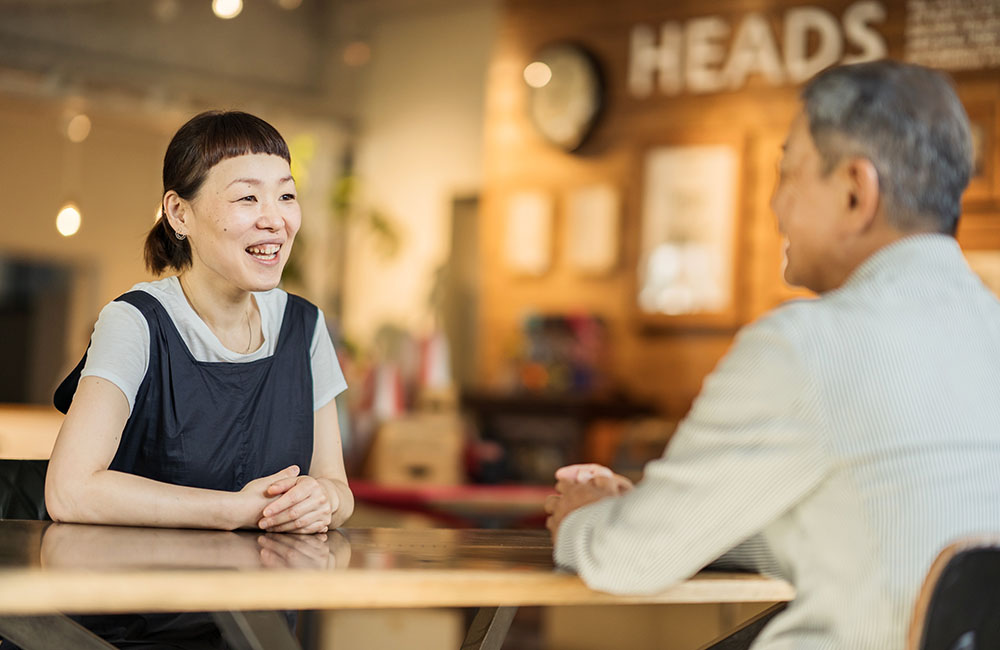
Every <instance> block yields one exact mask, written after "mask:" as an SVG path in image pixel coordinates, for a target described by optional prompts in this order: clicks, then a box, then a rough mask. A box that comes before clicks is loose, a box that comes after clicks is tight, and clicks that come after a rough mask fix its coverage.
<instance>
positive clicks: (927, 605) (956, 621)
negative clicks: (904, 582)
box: [906, 537, 1000, 650]
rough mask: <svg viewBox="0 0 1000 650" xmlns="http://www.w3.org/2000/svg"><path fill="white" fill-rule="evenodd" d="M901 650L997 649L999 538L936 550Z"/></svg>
mask: <svg viewBox="0 0 1000 650" xmlns="http://www.w3.org/2000/svg"><path fill="white" fill-rule="evenodd" d="M906 648H907V650H993V649H994V648H1000V537H995V538H978V539H963V540H959V541H957V542H955V543H953V544H950V545H949V546H947V547H946V548H945V549H944V550H943V551H941V554H940V555H938V557H937V559H936V560H935V561H934V564H933V565H932V566H931V568H930V571H929V572H928V573H927V578H926V579H925V580H924V585H923V587H922V588H921V590H920V595H919V597H918V598H917V604H916V607H915V608H914V611H913V619H912V621H911V623H910V632H909V635H908V636H907V643H906Z"/></svg>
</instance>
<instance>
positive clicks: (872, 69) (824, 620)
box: [546, 61, 1000, 650]
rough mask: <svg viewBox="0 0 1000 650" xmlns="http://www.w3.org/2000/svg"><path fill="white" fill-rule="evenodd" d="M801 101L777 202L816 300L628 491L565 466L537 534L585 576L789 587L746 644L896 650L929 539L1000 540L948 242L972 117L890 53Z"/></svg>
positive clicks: (980, 300) (990, 358)
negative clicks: (735, 577) (787, 600)
mask: <svg viewBox="0 0 1000 650" xmlns="http://www.w3.org/2000/svg"><path fill="white" fill-rule="evenodd" d="M801 98H802V111H801V113H800V114H799V116H798V117H797V118H796V119H795V121H794V123H793V124H792V126H791V129H790V132H789V135H788V139H787V141H786V143H785V147H784V156H783V160H782V163H781V171H780V181H779V184H778V186H777V188H776V190H775V192H774V196H773V198H772V208H773V210H774V212H775V214H776V215H777V220H778V226H779V229H780V230H781V232H782V234H783V235H784V237H785V240H786V245H785V256H786V266H785V279H786V280H787V281H788V282H789V283H790V284H793V285H798V286H804V287H808V288H810V289H812V290H813V291H815V292H817V293H818V294H819V297H818V298H817V299H815V300H803V301H795V302H792V303H788V304H786V305H783V306H781V307H779V308H778V309H776V310H774V311H772V312H771V313H769V314H768V315H766V316H765V317H763V318H761V319H760V320H759V321H757V322H756V323H753V324H751V325H748V326H747V327H745V328H744V329H743V330H741V331H740V333H739V334H738V336H737V338H736V340H735V342H734V344H733V346H732V348H731V349H730V351H729V352H728V353H727V355H726V357H725V358H724V359H723V360H722V361H721V362H720V363H719V365H718V367H717V368H716V369H715V370H714V371H713V372H712V374H711V375H710V376H709V377H708V378H707V379H706V381H705V383H704V386H703V388H702V392H701V394H700V395H699V397H698V399H697V400H696V401H695V403H694V405H693V407H692V409H691V412H690V413H689V414H688V416H687V417H686V418H685V420H684V421H683V422H682V423H681V425H680V426H679V428H678V430H677V432H676V434H675V435H674V438H673V439H672V441H671V443H670V445H669V447H668V449H667V450H666V452H665V453H664V456H663V458H661V459H659V460H655V461H653V462H651V463H649V464H648V465H647V466H646V469H645V475H644V478H643V480H642V481H641V482H640V483H638V484H637V485H636V486H635V487H634V488H633V487H632V486H631V485H630V484H629V483H628V482H627V480H625V479H624V478H622V477H618V476H615V475H612V474H611V472H610V471H609V470H607V469H606V468H601V467H586V466H584V467H581V466H572V467H568V468H563V469H561V470H560V471H559V472H558V473H557V475H556V478H557V481H558V482H557V486H556V487H557V490H558V492H559V494H558V495H557V496H554V497H552V498H550V500H549V502H548V503H547V504H546V509H547V511H548V512H549V514H550V517H549V520H548V526H549V529H550V530H551V531H552V535H553V540H554V543H555V560H556V563H557V564H558V565H560V566H562V567H565V568H568V569H572V570H575V571H577V572H578V573H579V574H580V575H581V576H582V577H583V579H584V580H585V581H586V582H587V584H589V585H591V586H592V587H594V588H597V589H602V590H607V591H612V592H616V593H648V592H655V591H658V590H662V589H664V588H666V587H669V586H671V585H673V584H675V583H677V582H679V581H681V580H684V579H686V578H688V577H689V576H691V575H693V574H694V573H695V572H697V571H698V570H699V569H701V568H703V567H705V566H706V565H709V564H710V563H713V562H715V561H717V562H718V563H719V564H720V565H722V566H730V567H731V566H743V567H747V568H755V569H758V570H763V571H766V572H768V573H772V574H774V575H778V576H781V577H783V578H785V579H787V580H789V581H790V582H792V583H793V584H794V586H795V588H796V592H797V597H796V599H795V600H794V601H793V602H792V603H791V604H790V605H789V606H788V608H787V609H786V610H785V611H784V612H783V613H781V614H779V615H778V616H777V617H776V618H774V619H773V620H772V621H771V622H770V623H769V624H768V625H767V626H766V627H765V628H764V630H763V632H762V633H761V634H760V636H759V637H758V638H757V640H756V641H755V642H754V645H753V648H754V649H755V650H793V649H794V650H835V649H842V650H868V649H870V650H896V649H900V650H901V649H902V648H903V647H904V642H905V637H906V630H907V626H908V624H909V621H910V617H911V615H912V610H913V605H914V600H915V598H916V595H917V593H918V591H919V588H920V585H921V582H922V580H923V577H924V575H925V574H926V572H927V570H928V568H929V567H930V564H931V562H932V561H933V559H934V558H935V556H936V555H937V553H938V551H940V550H941V549H942V548H943V547H944V546H946V545H947V544H948V543H949V542H951V541H953V540H954V539H956V538H959V537H962V536H966V535H972V534H975V533H982V532H983V531H1000V507H998V505H997V504H1000V403H998V400H997V399H996V395H997V394H998V393H1000V302H998V301H997V300H996V298H995V297H994V296H993V295H992V294H991V293H990V292H989V291H988V290H987V289H986V288H985V287H984V286H983V284H982V283H981V282H980V280H979V279H978V278H977V277H976V276H975V274H973V273H972V271H971V270H970V269H969V267H968V265H967V264H966V263H965V260H964V258H963V256H962V252H961V250H960V249H959V247H958V244H957V243H956V241H955V239H954V233H955V229H956V225H957V222H958V217H959V212H960V199H961V194H962V192H963V191H964V189H965V187H966V185H967V184H968V181H969V176H970V173H971V157H972V156H971V138H970V135H969V125H968V120H967V118H966V116H965V112H964V111H963V109H962V106H961V103H960V102H959V100H958V98H957V96H956V95H955V92H954V90H953V88H952V86H951V84H950V82H949V81H948V79H947V78H946V77H945V76H944V75H942V74H940V73H937V72H934V71H932V70H929V69H927V68H922V67H919V66H914V65H907V64H903V63H897V62H893V61H877V62H871V63H863V64H858V65H852V66H843V67H837V68H832V69H829V70H827V71H825V72H823V73H821V74H820V75H818V76H817V77H816V78H814V79H813V80H812V81H810V82H809V83H808V85H807V86H806V87H805V89H804V90H803V92H802V95H801ZM720 558H721V559H720Z"/></svg>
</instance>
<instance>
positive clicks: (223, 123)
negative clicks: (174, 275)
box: [145, 111, 292, 275]
mask: <svg viewBox="0 0 1000 650" xmlns="http://www.w3.org/2000/svg"><path fill="white" fill-rule="evenodd" d="M254 153H264V154H271V155H274V156H281V157H282V158H284V159H285V160H286V161H288V162H289V163H291V159H292V157H291V154H289V152H288V145H287V144H286V143H285V140H284V138H282V137H281V134H280V133H278V131H277V129H275V128H274V127H273V126H271V125H270V124H268V123H267V122H265V121H264V120H262V119H260V118H259V117H255V116H253V115H250V114H249V113H243V112H240V111H206V112H204V113H200V114H198V115H195V116H194V117H192V118H191V119H190V120H188V122H187V124H185V125H184V126H182V127H181V128H180V129H179V130H178V131H177V133H175V134H174V137H173V139H172V140H171V141H170V144H169V145H168V146H167V153H166V155H164V156H163V195H162V196H166V194H167V192H169V191H170V190H173V191H174V192H177V195H178V196H180V197H181V198H182V199H186V200H191V199H192V198H194V196H195V195H196V194H197V193H198V190H199V189H201V186H202V183H204V182H205V178H206V177H207V176H208V171H209V170H210V169H212V167H214V166H215V165H217V164H218V163H219V162H220V161H222V160H225V159H227V158H235V157H237V156H243V155H245V154H254ZM162 196H161V199H160V200H161V205H160V218H159V219H157V220H156V224H154V225H153V227H152V229H151V230H150V231H149V234H148V235H146V246H145V259H146V268H148V269H149V270H150V271H152V272H153V273H154V274H156V275H160V274H161V273H163V271H164V270H166V269H168V268H172V269H174V270H176V271H183V270H184V269H185V268H187V267H188V266H190V265H191V244H190V243H189V242H188V241H187V240H180V239H177V237H176V235H175V233H174V229H173V228H171V227H170V222H169V221H168V220H167V218H166V215H165V214H164V212H163V205H162V200H163V199H162Z"/></svg>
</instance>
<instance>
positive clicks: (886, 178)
mask: <svg viewBox="0 0 1000 650" xmlns="http://www.w3.org/2000/svg"><path fill="white" fill-rule="evenodd" d="M802 101H803V103H804V104H805V112H806V117H807V118H808V119H809V131H810V133H811V134H812V139H813V142H814V143H815V144H816V148H817V149H818V151H819V154H820V157H821V158H822V161H823V166H824V170H823V173H824V174H828V173H830V172H831V171H832V170H833V168H834V167H835V166H836V165H837V164H838V163H839V162H840V161H841V160H842V159H843V158H844V157H845V156H861V157H863V158H867V159H868V160H870V161H871V162H872V164H873V165H874V166H875V169H876V170H877V172H878V179H879V190H880V200H881V201H882V202H883V205H884V207H885V214H886V218H887V220H888V221H889V223H890V224H891V225H892V226H894V227H896V228H899V229H900V230H903V231H912V230H925V229H927V228H931V229H934V230H936V231H938V232H942V233H945V234H951V235H954V234H955V229H956V228H957V227H958V217H959V214H960V212H961V198H962V192H963V191H965V187H966V186H967V185H968V184H969V177H970V175H971V173H972V137H971V134H970V129H969V118H968V117H967V116H966V114H965V109H964V108H962V103H961V102H960V101H959V99H958V96H957V95H956V94H955V90H954V87H953V86H952V83H951V81H950V80H949V78H948V77H947V76H945V75H944V74H942V73H940V72H937V71H935V70H931V69H929V68H924V67H922V66H918V65H912V64H907V63H900V62H898V61H888V60H883V61H872V62H869V63H858V64H855V65H846V66H839V67H835V68H830V69H828V70H825V71H823V72H821V73H820V74H818V75H817V76H816V77H814V78H813V79H811V80H810V81H809V82H808V83H807V84H806V86H805V88H804V89H803V90H802Z"/></svg>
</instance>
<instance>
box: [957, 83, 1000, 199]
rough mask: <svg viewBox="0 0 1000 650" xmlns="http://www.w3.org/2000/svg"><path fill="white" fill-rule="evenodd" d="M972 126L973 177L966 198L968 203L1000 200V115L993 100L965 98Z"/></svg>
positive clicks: (964, 197)
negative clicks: (999, 158) (999, 160)
mask: <svg viewBox="0 0 1000 650" xmlns="http://www.w3.org/2000/svg"><path fill="white" fill-rule="evenodd" d="M964 104H965V110H966V112H967V113H968V115H969V126H970V127H971V129H972V163H973V164H972V178H971V179H970V180H969V187H968V188H966V190H965V194H964V195H963V197H962V198H963V200H964V201H965V202H966V203H982V202H989V201H1000V168H998V161H997V158H998V157H1000V152H998V147H1000V142H998V140H997V129H998V128H1000V115H998V111H997V103H996V101H994V100H992V99H985V98H984V99H978V100H965V101H964Z"/></svg>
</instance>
